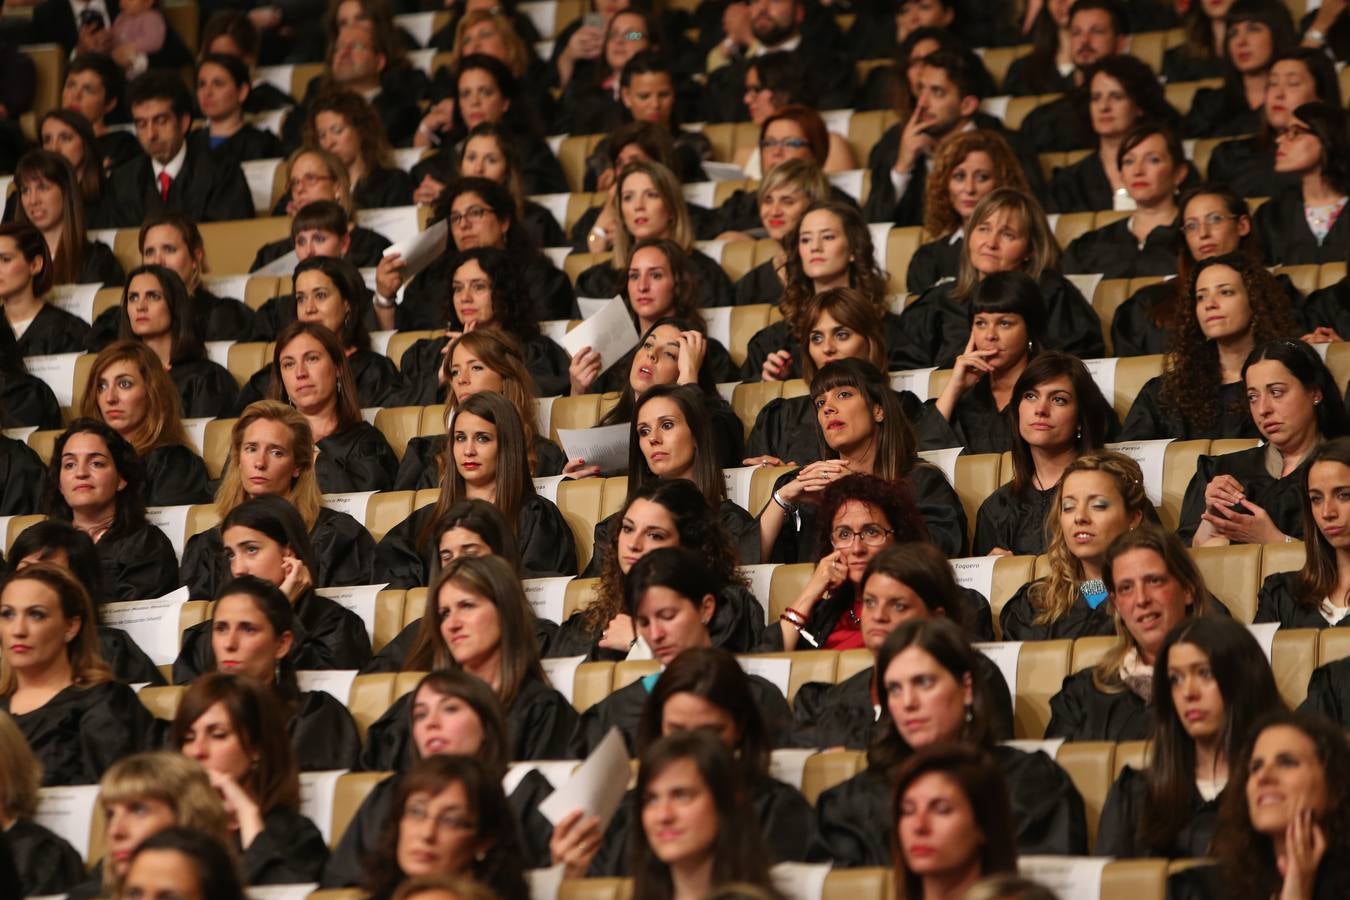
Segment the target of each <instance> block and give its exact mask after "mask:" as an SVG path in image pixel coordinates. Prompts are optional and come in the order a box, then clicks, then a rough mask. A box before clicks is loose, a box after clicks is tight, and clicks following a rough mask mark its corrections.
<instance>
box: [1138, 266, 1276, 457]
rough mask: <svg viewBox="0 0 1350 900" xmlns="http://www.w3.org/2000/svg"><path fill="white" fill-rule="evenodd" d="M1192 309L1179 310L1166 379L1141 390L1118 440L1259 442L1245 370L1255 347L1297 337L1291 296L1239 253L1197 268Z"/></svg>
mask: <svg viewBox="0 0 1350 900" xmlns="http://www.w3.org/2000/svg"><path fill="white" fill-rule="evenodd" d="M1189 296H1190V302H1191V309H1190V311H1189V313H1188V314H1182V312H1181V310H1178V316H1177V322H1176V326H1175V328H1176V330H1175V334H1174V337H1173V340H1172V344H1171V347H1170V349H1169V350H1168V353H1167V356H1166V358H1165V359H1164V360H1163V374H1162V375H1159V376H1156V377H1154V378H1150V379H1149V380H1148V381H1147V382H1146V383H1145V384H1144V386H1143V388H1142V389H1140V391H1139V396H1138V397H1136V398H1135V401H1134V404H1133V405H1132V406H1131V407H1130V412H1129V414H1128V415H1127V416H1126V417H1125V424H1124V425H1123V426H1122V428H1121V435H1120V438H1121V440H1125V441H1138V440H1152V439H1155V438H1164V437H1168V438H1175V439H1176V440H1180V441H1187V440H1195V439H1198V438H1212V439H1218V438H1246V437H1256V436H1257V434H1258V430H1257V428H1256V424H1255V423H1254V422H1253V421H1252V417H1251V414H1250V412H1249V411H1248V410H1247V409H1246V408H1245V404H1244V403H1243V400H1244V399H1245V398H1244V396H1243V394H1244V392H1245V385H1244V382H1243V380H1242V366H1243V363H1244V362H1245V361H1246V359H1247V357H1248V356H1249V355H1250V354H1251V352H1252V350H1254V349H1255V348H1256V347H1258V346H1262V345H1264V344H1267V343H1270V342H1271V341H1275V340H1280V339H1282V338H1290V337H1296V336H1297V327H1296V325H1295V322H1294V316H1293V312H1292V310H1291V309H1290V305H1289V301H1288V297H1287V296H1286V295H1285V293H1284V291H1283V290H1281V288H1280V285H1279V282H1277V281H1276V280H1275V277H1274V276H1273V275H1271V274H1270V273H1269V272H1267V271H1266V270H1265V268H1264V267H1263V266H1262V265H1260V264H1259V263H1256V262H1253V261H1252V260H1251V259H1250V258H1248V257H1246V256H1243V255H1239V254H1236V253H1234V254H1228V255H1225V256H1211V257H1209V258H1207V259H1202V260H1200V261H1199V262H1198V263H1196V265H1195V268H1194V269H1193V270H1192V273H1191V279H1190V283H1189Z"/></svg>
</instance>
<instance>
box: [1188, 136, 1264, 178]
mask: <svg viewBox="0 0 1350 900" xmlns="http://www.w3.org/2000/svg"><path fill="white" fill-rule="evenodd" d="M1246 136H1247V137H1250V135H1246ZM1231 140H1234V138H1231V137H1217V138H1199V139H1196V140H1192V141H1186V144H1187V145H1188V146H1189V147H1190V148H1191V152H1190V154H1189V156H1190V160H1191V165H1192V166H1193V167H1194V168H1195V174H1196V177H1198V178H1199V179H1200V180H1201V181H1203V180H1205V178H1206V177H1207V176H1208V173H1209V160H1210V157H1211V156H1213V155H1214V148H1215V147H1217V146H1219V145H1220V144H1222V143H1224V142H1225V141H1231Z"/></svg>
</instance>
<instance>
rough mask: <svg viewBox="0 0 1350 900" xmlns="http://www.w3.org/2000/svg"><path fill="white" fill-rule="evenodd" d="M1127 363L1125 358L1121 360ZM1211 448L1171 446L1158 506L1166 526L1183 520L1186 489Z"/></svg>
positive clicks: (1204, 445)
mask: <svg viewBox="0 0 1350 900" xmlns="http://www.w3.org/2000/svg"><path fill="white" fill-rule="evenodd" d="M1121 362H1124V360H1121ZM1118 373H1119V369H1117V376H1116V379H1117V380H1116V387H1117V389H1119V386H1120V380H1119V378H1120V376H1119V374H1118ZM1208 451H1209V441H1207V440H1201V441H1173V442H1172V443H1170V444H1168V445H1167V450H1166V454H1165V455H1164V456H1163V483H1162V503H1161V504H1159V505H1158V518H1160V519H1162V524H1163V527H1164V528H1166V529H1167V530H1168V531H1175V530H1176V528H1177V524H1178V522H1180V520H1181V501H1182V500H1183V499H1185V497H1186V488H1187V487H1188V486H1189V485H1190V483H1191V479H1192V478H1194V477H1195V466H1196V463H1197V462H1198V461H1199V459H1200V457H1201V455H1203V454H1204V453H1206V452H1208Z"/></svg>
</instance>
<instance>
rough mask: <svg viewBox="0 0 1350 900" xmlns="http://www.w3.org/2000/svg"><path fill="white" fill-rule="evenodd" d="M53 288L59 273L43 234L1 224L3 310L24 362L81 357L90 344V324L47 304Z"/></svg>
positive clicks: (27, 227)
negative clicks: (49, 356)
mask: <svg viewBox="0 0 1350 900" xmlns="http://www.w3.org/2000/svg"><path fill="white" fill-rule="evenodd" d="M55 283H56V269H55V266H53V264H52V254H51V250H50V249H48V247H47V239H46V238H45V237H43V236H42V232H41V231H38V230H37V228H35V227H33V226H32V225H23V224H18V223H15V222H10V223H7V224H4V225H0V306H3V307H4V313H5V321H6V323H7V324H8V325H9V328H10V330H11V331H12V332H13V334H14V337H15V341H16V347H15V350H16V351H17V356H18V357H19V358H20V359H22V358H23V357H25V356H42V355H45V354H49V353H79V352H81V351H83V350H84V348H85V345H86V344H87V343H88V341H89V323H87V322H85V321H84V320H83V319H81V318H80V317H79V316H76V315H73V314H71V313H68V312H66V311H65V310H64V309H61V308H60V307H57V306H53V305H52V304H51V302H50V301H48V300H47V299H46V296H47V295H48V294H49V293H50V292H51V289H52V286H53V285H55Z"/></svg>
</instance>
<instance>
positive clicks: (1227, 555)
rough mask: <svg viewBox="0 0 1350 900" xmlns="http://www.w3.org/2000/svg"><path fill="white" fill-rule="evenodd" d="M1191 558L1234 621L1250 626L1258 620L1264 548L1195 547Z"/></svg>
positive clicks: (1256, 546)
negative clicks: (1258, 592) (1249, 624)
mask: <svg viewBox="0 0 1350 900" xmlns="http://www.w3.org/2000/svg"><path fill="white" fill-rule="evenodd" d="M1190 552H1191V558H1192V559H1194V560H1195V564H1196V566H1197V567H1199V569H1200V574H1201V575H1203V576H1204V578H1205V586H1206V587H1208V588H1209V589H1210V591H1212V592H1213V593H1214V596H1215V597H1217V598H1218V599H1219V601H1220V602H1221V603H1223V605H1224V606H1226V607H1228V611H1229V612H1231V613H1232V614H1233V618H1235V619H1237V620H1238V621H1239V622H1243V623H1247V622H1250V621H1252V620H1253V619H1255V618H1256V592H1257V590H1259V589H1260V587H1261V545H1260V544H1237V545H1235V546H1231V547H1192V548H1191V551H1190Z"/></svg>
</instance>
